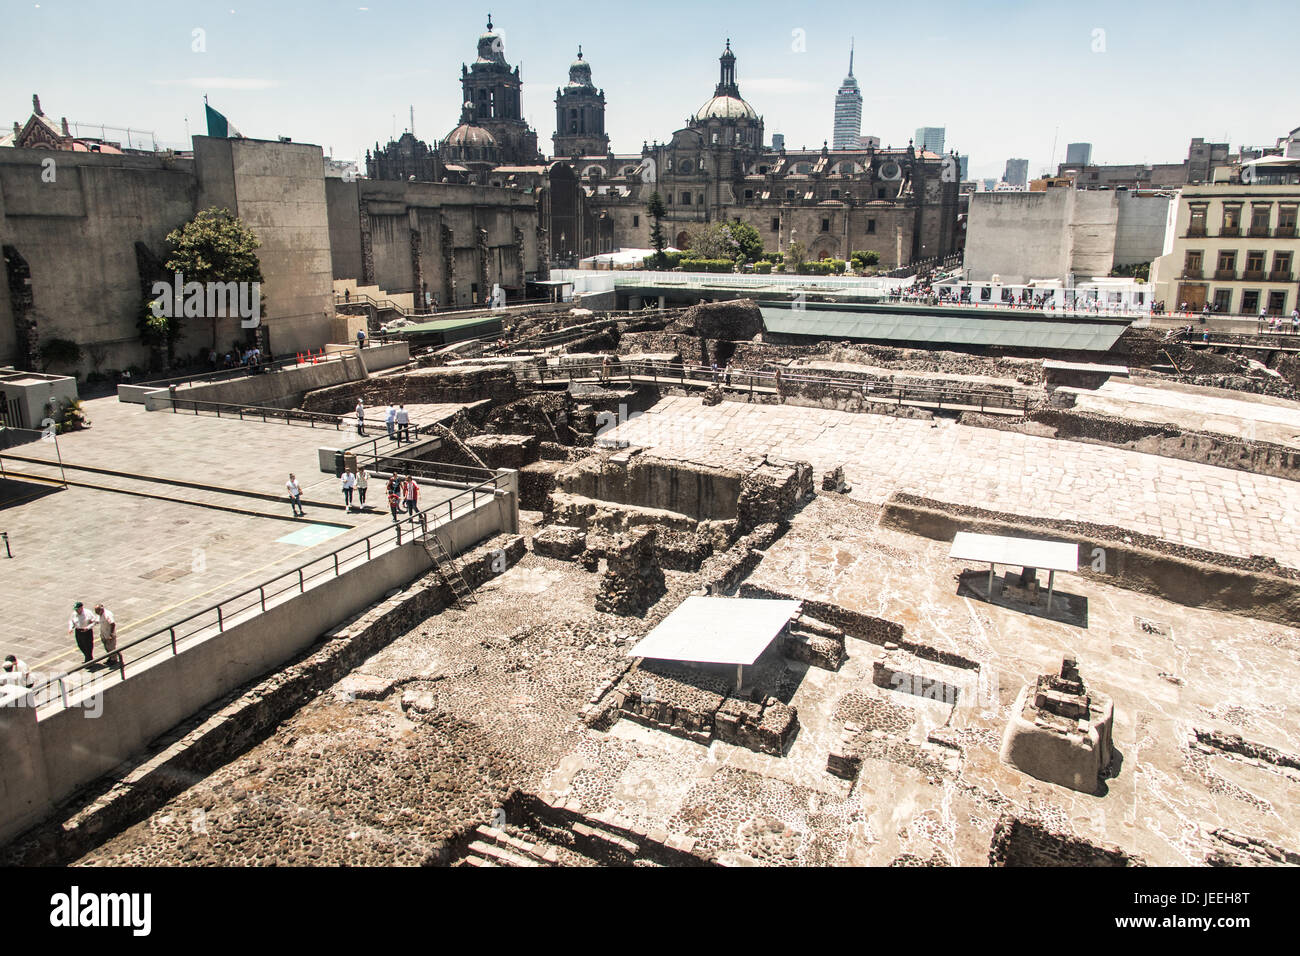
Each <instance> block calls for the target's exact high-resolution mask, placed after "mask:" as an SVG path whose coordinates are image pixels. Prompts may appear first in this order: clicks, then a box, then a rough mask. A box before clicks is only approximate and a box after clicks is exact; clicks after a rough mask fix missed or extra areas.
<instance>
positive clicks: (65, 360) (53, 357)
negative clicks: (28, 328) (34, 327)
mask: <svg viewBox="0 0 1300 956" xmlns="http://www.w3.org/2000/svg"><path fill="white" fill-rule="evenodd" d="M81 354H82V353H81V346H80V345H78V344H77V343H76V342H74V341H72V339H59V338H53V339H46V340H45V342H44V344H42V345H41V348H40V357H41V371H42V372H48V371H49V370H50V366H51V365H63V366H69V365H76V364H77V363H78V362H80V361H81Z"/></svg>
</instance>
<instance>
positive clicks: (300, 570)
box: [298, 568, 307, 594]
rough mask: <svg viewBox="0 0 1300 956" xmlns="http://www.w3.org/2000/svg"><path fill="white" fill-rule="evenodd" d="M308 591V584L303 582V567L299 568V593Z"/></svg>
mask: <svg viewBox="0 0 1300 956" xmlns="http://www.w3.org/2000/svg"><path fill="white" fill-rule="evenodd" d="M306 591H307V588H306V586H305V585H304V584H303V580H302V568H299V569H298V593H299V594H304V593H306Z"/></svg>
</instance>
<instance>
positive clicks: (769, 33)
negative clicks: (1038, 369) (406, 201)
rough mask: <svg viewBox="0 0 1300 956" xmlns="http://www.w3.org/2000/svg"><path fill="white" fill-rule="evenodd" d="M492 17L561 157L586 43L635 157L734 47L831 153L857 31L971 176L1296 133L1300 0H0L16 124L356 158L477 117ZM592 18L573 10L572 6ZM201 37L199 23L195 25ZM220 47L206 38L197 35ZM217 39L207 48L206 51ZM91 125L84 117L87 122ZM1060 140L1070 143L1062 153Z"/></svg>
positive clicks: (882, 78)
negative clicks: (34, 118) (307, 146)
mask: <svg viewBox="0 0 1300 956" xmlns="http://www.w3.org/2000/svg"><path fill="white" fill-rule="evenodd" d="M487 9H490V10H491V13H492V16H493V20H494V22H495V24H496V27H497V30H498V32H500V33H501V34H502V35H503V37H504V40H505V53H506V59H507V60H508V61H509V62H510V63H511V64H512V65H516V64H517V65H521V66H522V70H523V80H524V115H525V116H526V117H527V118H528V120H529V121H530V122H531V123H532V125H533V128H534V129H536V130H537V133H538V137H539V144H540V145H541V146H542V148H543V151H544V152H547V153H550V152H551V134H552V133H553V132H554V131H555V107H554V97H555V90H556V87H557V86H561V85H563V84H564V83H565V82H567V79H568V67H569V63H570V62H571V61H572V60H573V58H574V54H575V52H576V49H577V46H578V44H579V43H581V44H582V47H583V52H584V54H585V56H586V58H587V60H588V61H589V62H590V63H591V67H592V75H593V80H594V81H595V83H596V85H597V86H599V87H602V88H603V89H604V90H605V96H606V100H607V112H606V126H607V129H608V131H609V133H610V136H611V139H612V141H613V146H614V149H615V151H616V152H637V151H639V150H640V148H641V142H642V140H643V139H647V140H653V139H656V138H657V139H660V140H662V139H666V138H668V137H669V136H670V135H671V134H672V132H673V131H674V130H676V129H678V128H680V127H681V126H683V125H685V120H686V117H687V116H688V115H689V114H691V113H693V112H694V111H695V110H696V109H698V108H699V106H700V105H701V104H702V103H703V102H704V101H705V100H706V99H707V98H708V97H709V96H711V95H712V91H713V86H714V84H715V83H716V82H717V76H718V61H717V58H718V55H719V54H720V53H721V52H722V48H723V44H724V42H725V41H726V39H727V38H728V37H729V38H730V39H731V45H732V49H733V50H734V51H735V53H736V56H737V63H736V72H737V79H738V81H739V84H740V89H741V93H742V94H743V95H744V96H745V98H746V99H748V100H749V101H750V103H751V104H752V105H753V106H754V108H755V109H757V110H758V111H759V112H760V113H761V114H763V117H764V120H765V122H766V126H767V134H768V138H769V139H770V137H771V134H772V133H777V132H779V133H784V134H785V137H786V145H787V146H788V147H796V148H797V147H800V146H804V145H807V146H809V147H814V146H816V147H820V146H821V143H822V141H823V140H824V139H829V138H830V135H831V126H832V119H833V110H834V99H835V90H836V89H837V88H838V86H839V83H840V81H841V79H842V78H843V76H844V74H845V71H846V70H847V67H848V51H849V38H850V36H852V37H854V38H855V39H856V45H857V57H856V61H855V70H854V73H855V74H856V76H857V77H858V80H859V82H860V83H861V85H862V90H863V97H864V104H863V111H862V132H863V133H864V134H873V135H877V136H879V137H880V138H881V141H882V143H885V144H892V145H895V146H902V145H906V143H907V140H908V139H909V138H910V137H911V136H912V135H913V133H914V131H915V130H916V128H917V127H919V126H944V127H947V131H948V133H947V146H948V148H956V149H957V150H958V151H959V152H962V153H966V154H969V155H970V157H971V163H970V174H971V175H972V176H981V177H983V176H1000V175H1001V174H1002V172H1003V169H1004V166H1005V162H1006V160H1007V158H1008V157H1013V156H1015V157H1024V158H1027V159H1029V161H1030V164H1029V171H1030V174H1031V175H1036V174H1038V173H1039V172H1041V171H1043V170H1045V169H1046V168H1047V167H1048V164H1049V163H1050V162H1051V161H1052V159H1053V157H1054V158H1055V160H1056V161H1057V162H1061V161H1062V160H1063V159H1064V156H1065V144H1066V143H1069V142H1075V141H1088V142H1091V143H1092V144H1093V159H1094V162H1101V163H1126V162H1151V163H1159V162H1178V161H1180V160H1182V159H1184V158H1185V157H1186V155H1187V144H1188V141H1189V140H1190V139H1191V138H1192V137H1193V136H1204V137H1205V138H1207V139H1211V140H1214V141H1225V140H1226V141H1228V142H1231V143H1232V144H1233V145H1234V146H1236V145H1240V144H1242V143H1246V144H1251V145H1255V144H1272V143H1273V141H1274V140H1275V139H1276V138H1277V137H1278V136H1279V135H1282V134H1285V133H1286V132H1287V131H1289V130H1290V129H1293V128H1294V127H1296V126H1297V125H1300V107H1298V104H1297V98H1296V95H1295V93H1296V88H1297V82H1296V80H1295V70H1296V65H1297V62H1296V38H1297V37H1298V36H1300V12H1298V11H1300V4H1297V3H1296V2H1295V0H1277V2H1271V0H1269V2H1243V3H1238V4H1235V5H1224V4H1222V3H1209V2H1199V0H1188V2H1151V3H1141V2H1132V0H1129V2H1124V3H1111V2H1099V3H1092V4H1085V3H1080V2H1077V0H1076V2H1068V3H1065V2H1061V3H1057V2H1014V0H992V2H984V3H958V2H953V0H930V2H929V3H925V4H915V3H902V2H899V0H855V2H843V0H841V2H833V3H831V2H828V3H806V4H798V3H792V2H789V0H782V2H774V0H747V2H745V3H712V2H700V0H692V2H682V0H663V2H658V3H646V2H635V3H608V2H607V3H598V4H557V3H553V2H545V3H535V2H532V3H526V2H509V3H499V2H498V3H493V4H492V5H491V6H490V8H489V7H485V9H484V10H483V11H478V10H470V9H468V8H467V7H466V6H465V5H463V4H454V5H453V4H448V3H443V2H436V0H434V2H427V0H426V2H416V0H362V2H360V3H358V2H350V3H344V2H336V0H319V2H306V0H283V2H271V0H267V2H261V3H252V2H242V0H227V2H225V3H210V2H202V0H132V2H127V0H118V2H108V0H103V2H95V0H41V2H40V3H34V2H23V0H0V10H2V11H3V13H2V14H0V64H3V66H0V70H2V71H3V75H2V76H0V121H3V122H4V123H5V125H6V128H8V127H9V126H11V125H12V123H13V122H14V121H15V120H17V121H19V122H23V121H25V120H26V119H27V117H28V115H29V114H30V112H31V94H32V93H39V94H40V96H41V105H42V107H43V108H44V110H45V112H46V113H47V114H48V115H50V116H52V117H54V118H55V120H56V122H57V120H58V119H59V117H62V116H66V117H67V118H68V119H69V120H72V121H84V122H88V123H106V124H109V125H115V126H119V127H125V126H130V127H133V128H138V129H145V130H152V131H154V132H156V134H157V136H158V139H159V140H161V141H163V142H164V143H168V144H174V145H179V144H183V143H187V142H188V140H187V137H186V119H187V118H188V122H189V132H190V133H203V132H205V131H206V130H205V124H204V119H203V115H204V114H203V94H204V93H207V94H208V97H209V100H210V102H211V103H212V105H213V106H214V107H215V108H217V109H219V110H221V111H222V112H223V113H225V114H226V115H227V116H228V117H229V118H230V121H231V122H232V123H233V124H234V125H235V126H236V127H238V128H239V130H240V131H241V132H242V133H244V134H245V135H247V136H254V137H259V138H275V137H276V136H281V135H283V136H290V137H292V138H293V139H294V140H296V141H298V142H312V143H319V144H320V145H321V146H323V147H324V148H325V150H326V152H327V153H328V152H329V151H330V150H331V149H332V150H333V153H334V155H335V157H336V158H346V159H352V158H357V157H358V156H360V155H361V154H363V153H364V151H365V149H366V148H368V147H372V146H373V144H374V143H375V141H376V140H378V141H380V142H381V143H382V142H386V141H387V140H388V139H389V138H390V137H391V136H392V135H393V132H394V129H395V130H396V131H397V132H398V133H401V132H402V131H403V130H405V129H406V128H407V127H408V126H409V125H410V118H409V117H410V113H409V108H410V107H412V106H413V107H414V108H415V131H416V134H417V135H419V136H420V137H421V138H424V139H428V140H433V139H438V138H441V137H443V136H445V135H446V134H447V133H448V132H449V131H450V130H451V129H452V128H453V127H454V126H455V125H456V122H457V119H458V117H459V113H460V102H461V91H460V82H459V79H460V69H461V64H462V63H471V62H473V59H474V56H475V47H476V41H477V38H478V36H479V34H480V33H481V32H482V31H483V28H484V24H485V21H486V14H487ZM565 9H569V10H573V11H574V13H573V15H572V16H571V17H567V18H561V17H559V16H558V15H557V14H558V13H559V12H560V11H562V10H565ZM195 31H202V32H201V33H198V34H196V32H195ZM200 41H201V42H200ZM200 47H201V48H202V49H198V48H200ZM82 132H83V134H87V135H88V133H87V130H86V129H84V128H83V130H82ZM1053 143H1055V152H1053Z"/></svg>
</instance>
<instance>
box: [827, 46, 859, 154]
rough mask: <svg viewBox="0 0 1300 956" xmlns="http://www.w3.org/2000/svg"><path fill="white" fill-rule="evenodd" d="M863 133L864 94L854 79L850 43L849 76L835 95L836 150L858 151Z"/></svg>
mask: <svg viewBox="0 0 1300 956" xmlns="http://www.w3.org/2000/svg"><path fill="white" fill-rule="evenodd" d="M861 133H862V93H861V91H860V90H859V89H858V81H857V80H855V79H854V78H853V41H852V40H850V41H849V75H848V76H846V77H845V78H844V82H843V83H841V84H840V89H839V92H838V93H836V94H835V136H834V140H833V142H834V144H835V145H834V147H833V148H834V149H858V138H859V136H860V135H861Z"/></svg>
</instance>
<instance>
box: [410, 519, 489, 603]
mask: <svg viewBox="0 0 1300 956" xmlns="http://www.w3.org/2000/svg"><path fill="white" fill-rule="evenodd" d="M420 544H421V545H422V546H423V547H424V550H425V553H426V554H428V555H429V557H431V558H433V563H434V565H435V566H436V567H437V569H438V573H439V574H441V575H442V579H443V580H444V581H446V582H447V585H448V586H449V587H450V588H451V593H452V598H453V600H454V601H455V602H456V607H458V608H460V609H461V610H462V611H463V610H465V608H466V607H467V606H468V605H470V604H477V603H478V601H477V600H476V599H475V597H474V592H473V591H472V590H471V589H470V586H469V582H467V581H466V580H465V575H463V574H461V573H460V565H459V564H457V563H456V559H455V558H453V557H452V556H451V555H450V554H449V553H448V552H447V549H446V548H444V547H443V546H442V541H441V540H440V539H439V538H438V535H437V534H433V533H429V534H425V535H424V536H423V537H421V538H420Z"/></svg>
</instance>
